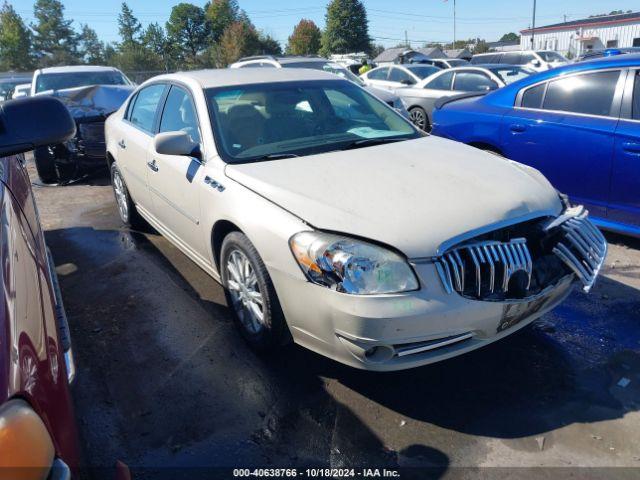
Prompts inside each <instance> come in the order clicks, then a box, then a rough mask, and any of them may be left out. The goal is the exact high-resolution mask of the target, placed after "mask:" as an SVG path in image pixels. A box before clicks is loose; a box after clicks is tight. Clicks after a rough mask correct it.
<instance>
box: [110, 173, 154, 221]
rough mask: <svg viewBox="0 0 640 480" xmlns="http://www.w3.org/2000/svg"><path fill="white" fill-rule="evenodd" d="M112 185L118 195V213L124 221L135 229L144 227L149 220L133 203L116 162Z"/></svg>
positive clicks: (112, 174) (116, 195)
mask: <svg viewBox="0 0 640 480" xmlns="http://www.w3.org/2000/svg"><path fill="white" fill-rule="evenodd" d="M111 186H112V187H113V193H114V195H115V197H116V205H117V206H118V214H119V215H120V220H122V223H124V224H125V225H126V226H128V227H131V228H133V229H143V228H144V227H145V226H146V225H147V222H146V221H145V220H144V218H142V217H141V216H140V214H139V213H138V209H137V208H136V205H135V203H133V200H132V199H131V195H129V190H128V189H127V185H126V183H124V178H122V174H121V173H120V170H119V169H118V166H117V165H116V162H113V163H112V164H111Z"/></svg>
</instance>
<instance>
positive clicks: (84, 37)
mask: <svg viewBox="0 0 640 480" xmlns="http://www.w3.org/2000/svg"><path fill="white" fill-rule="evenodd" d="M78 55H79V58H80V60H82V61H83V62H84V63H88V64H89V65H100V64H102V63H104V44H103V43H102V42H101V41H100V40H99V39H98V34H97V33H96V31H95V30H94V29H93V28H91V27H89V25H82V30H81V32H80V35H79V36H78Z"/></svg>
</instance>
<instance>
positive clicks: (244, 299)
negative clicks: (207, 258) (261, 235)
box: [220, 232, 290, 352]
mask: <svg viewBox="0 0 640 480" xmlns="http://www.w3.org/2000/svg"><path fill="white" fill-rule="evenodd" d="M243 261H246V262H248V266H247V265H246V264H243V263H242V262H243ZM240 265H242V266H244V267H245V268H244V269H243V268H241V267H240ZM220 272H221V277H222V285H223V286H224V292H225V296H226V299H227V303H228V305H229V308H230V309H231V311H232V314H233V318H234V320H235V323H236V325H237V326H238V328H239V330H240V333H241V334H242V336H243V337H244V339H245V340H246V341H247V343H248V344H249V345H250V346H251V348H253V349H254V350H256V351H258V352H271V351H274V350H276V349H278V347H282V346H283V345H284V344H286V343H288V341H289V340H290V336H289V334H288V333H289V330H288V328H287V323H286V320H285V318H284V313H283V312H282V308H281V306H280V302H279V300H278V296H277V295H276V291H275V288H274V287H273V283H272V281H271V277H270V276H269V272H267V268H266V267H265V265H264V263H263V262H262V259H261V258H260V255H259V254H258V251H257V250H256V248H255V247H254V246H253V244H252V243H251V242H250V241H249V239H248V238H247V237H246V236H245V235H244V234H242V233H240V232H231V233H229V234H228V235H227V236H226V237H225V239H224V241H223V242H222V248H221V251H220ZM240 284H242V285H240ZM257 296H259V297H260V302H258V301H253V302H252V299H256V297H257ZM251 303H253V308H252V306H251V305H250V304H251ZM255 308H258V311H259V312H260V313H261V315H262V317H261V318H260V317H259V315H257V314H256V313H255V312H256V310H255Z"/></svg>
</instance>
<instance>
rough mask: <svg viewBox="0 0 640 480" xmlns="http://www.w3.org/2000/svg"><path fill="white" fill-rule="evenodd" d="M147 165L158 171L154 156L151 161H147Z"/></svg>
mask: <svg viewBox="0 0 640 480" xmlns="http://www.w3.org/2000/svg"><path fill="white" fill-rule="evenodd" d="M147 167H149V168H150V169H151V170H153V171H154V172H157V171H158V164H157V163H156V160H155V158H154V159H153V160H152V161H151V162H147Z"/></svg>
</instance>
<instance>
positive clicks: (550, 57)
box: [536, 52, 569, 63]
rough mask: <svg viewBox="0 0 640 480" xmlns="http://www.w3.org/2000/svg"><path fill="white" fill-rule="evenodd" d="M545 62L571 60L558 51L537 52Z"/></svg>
mask: <svg viewBox="0 0 640 480" xmlns="http://www.w3.org/2000/svg"><path fill="white" fill-rule="evenodd" d="M536 53H537V54H538V55H540V57H541V58H542V59H543V60H544V61H545V62H550V63H551V62H562V63H568V62H569V60H567V59H566V58H564V57H563V56H562V55H560V54H559V53H558V52H536Z"/></svg>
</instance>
